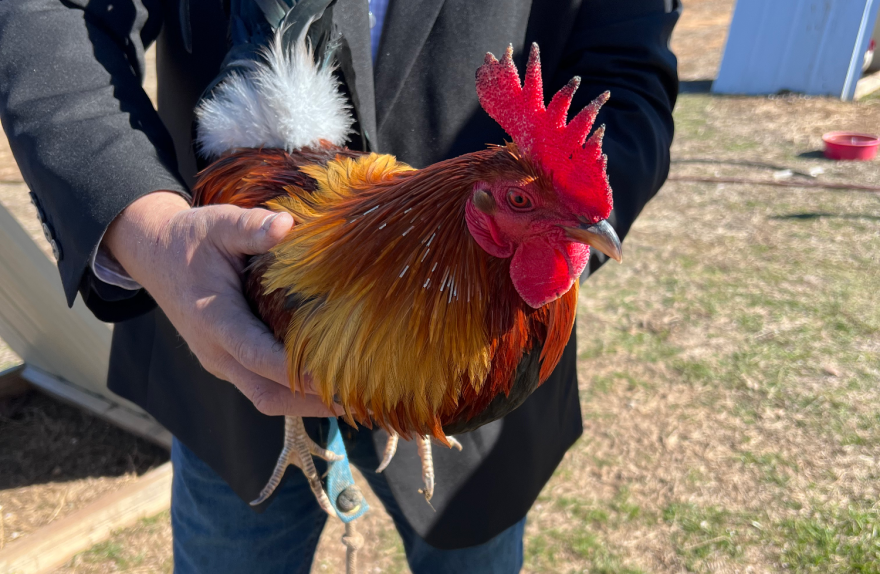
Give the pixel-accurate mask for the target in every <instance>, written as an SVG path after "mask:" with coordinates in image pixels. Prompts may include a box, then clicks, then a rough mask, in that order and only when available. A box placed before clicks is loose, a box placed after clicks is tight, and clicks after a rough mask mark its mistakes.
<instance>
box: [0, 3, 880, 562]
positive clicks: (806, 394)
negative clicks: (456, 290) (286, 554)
mask: <svg viewBox="0 0 880 574" xmlns="http://www.w3.org/2000/svg"><path fill="white" fill-rule="evenodd" d="M732 5H733V1H732V0H690V1H689V2H687V6H686V11H685V17H684V19H683V20H682V22H681V24H680V26H679V28H678V31H677V32H676V35H675V38H674V40H673V46H674V48H675V49H676V50H677V51H678V53H679V56H680V59H681V70H682V77H683V78H684V79H688V80H698V79H707V78H712V77H714V74H715V70H716V69H717V65H718V62H719V61H720V48H721V46H722V44H723V36H724V31H725V27H726V22H727V20H726V19H728V18H729V15H730V12H731V9H732ZM675 113H676V123H677V136H676V141H675V144H674V149H673V156H674V158H675V159H676V160H678V162H679V163H675V164H674V165H673V173H674V174H687V175H697V174H699V175H708V176H712V175H713V174H717V175H721V176H741V177H752V178H767V179H772V170H762V169H758V168H747V167H743V166H735V165H730V164H727V163H725V162H728V161H731V160H736V161H752V162H768V163H773V164H777V165H780V166H785V167H789V168H792V169H794V170H797V171H809V170H810V169H811V168H822V169H823V170H824V173H823V174H822V175H820V176H819V179H820V180H825V181H838V182H839V181H848V182H855V183H863V184H872V185H880V170H878V169H877V166H878V163H877V162H876V161H875V162H871V163H862V164H853V163H834V162H828V161H825V160H823V159H821V157H819V155H818V154H816V153H815V152H816V150H817V149H819V148H820V145H821V141H820V139H819V138H820V136H821V134H822V133H823V132H825V131H829V130H831V129H847V128H860V129H864V126H880V99H877V98H874V99H870V100H868V101H866V102H863V103H860V104H844V103H841V102H838V101H834V100H829V99H817V98H801V97H795V96H788V97H783V98H736V97H721V98H719V97H711V96H708V95H701V94H687V95H684V96H682V97H681V99H680V101H679V105H678V107H677V109H676V112H675ZM694 158H697V159H711V160H713V162H714V163H682V162H681V160H684V159H694ZM795 179H797V176H795ZM612 183H613V182H612ZM625 250H626V257H625V260H624V261H625V263H624V264H623V265H614V266H607V267H606V268H605V269H603V270H602V271H601V272H600V273H599V274H597V276H595V277H593V278H592V279H590V281H589V283H588V284H587V285H586V288H585V289H584V292H583V297H582V301H581V316H580V321H579V326H578V329H579V342H580V369H579V370H580V376H581V377H580V378H581V400H582V408H583V412H584V423H585V433H584V437H583V438H582V439H581V440H580V441H579V442H578V443H577V444H576V445H575V447H574V448H573V449H572V450H571V451H570V452H569V454H568V455H567V456H566V458H565V460H564V462H563V464H562V465H561V466H560V468H559V470H558V471H557V473H556V475H555V476H554V477H553V479H552V480H551V482H550V483H549V484H548V486H547V488H546V489H545V490H544V492H543V493H542V495H541V497H540V499H539V501H538V503H537V504H536V506H535V507H534V509H533V510H532V512H531V513H530V515H529V523H528V528H527V537H526V568H525V571H526V572H534V573H545V572H546V573H569V572H595V573H614V572H619V573H635V572H661V573H665V572H668V573H677V572H686V571H691V572H778V571H781V570H786V569H787V570H791V571H796V572H861V573H870V572H880V566H878V564H880V540H878V537H877V531H878V530H880V511H878V507H877V503H876V501H877V499H878V494H880V492H878V488H880V487H878V484H880V483H878V478H880V476H878V475H880V467H878V464H880V446H878V444H880V391H878V389H877V381H878V378H880V295H878V294H877V289H876V286H877V285H878V284H880V264H878V259H877V258H878V255H877V254H878V253H880V197H878V196H876V195H871V194H867V193H859V192H831V191H822V190H812V189H783V188H773V187H764V186H761V187H754V188H753V187H748V186H738V185H722V184H691V183H670V184H668V185H667V186H666V187H665V188H664V190H663V191H662V193H661V194H660V195H659V196H658V197H657V199H656V200H655V201H653V202H652V203H651V204H650V205H649V206H648V208H647V209H646V210H645V212H644V214H643V215H642V217H641V218H640V219H639V221H638V222H637V223H636V225H635V227H634V228H633V231H632V233H631V234H630V236H629V237H628V238H627V241H626V247H625ZM5 437H6V435H5V431H4V434H3V438H4V440H3V441H2V442H4V443H5V442H7V441H6V440H5ZM359 482H360V484H364V481H363V480H362V479H360V481H359ZM34 488H41V486H35V487H34ZM42 488H45V487H42ZM59 488H60V487H59ZM45 492H46V495H45V505H46V506H47V507H51V506H52V504H53V501H55V502H54V504H55V506H56V507H57V505H58V496H59V494H58V493H59V492H60V491H59V490H49V489H47V490H46V491H45ZM370 502H371V505H372V506H373V508H374V510H373V512H371V514H370V515H368V517H367V518H366V519H365V520H364V524H363V529H364V530H365V531H366V534H367V539H368V540H369V541H370V542H371V543H372V546H371V547H370V548H368V549H367V550H366V552H365V557H364V564H366V565H368V566H366V567H365V571H368V572H406V571H408V570H407V567H406V565H405V561H404V559H403V555H402V548H401V545H400V541H399V538H398V537H397V535H396V533H395V532H394V530H393V526H392V524H391V521H390V519H389V518H388V516H387V515H386V514H385V513H384V512H382V511H381V510H379V508H378V507H379V504H378V502H377V501H376V500H375V498H373V497H371V498H370ZM53 511H54V509H53ZM7 532H9V530H8V529H7ZM341 533H342V528H341V526H339V525H338V524H331V525H330V526H328V528H327V529H325V532H324V535H323V537H322V540H321V544H320V547H319V551H318V555H317V556H316V560H315V566H314V568H313V571H315V572H338V571H341V570H342V556H343V554H342V546H341V544H340V543H339V537H340V536H341ZM170 568H171V566H170V529H169V526H168V517H167V515H163V516H160V517H157V518H156V519H153V520H150V521H145V522H142V523H140V524H139V525H138V526H136V527H134V528H132V529H129V530H126V531H122V532H120V533H118V534H117V535H116V536H115V537H114V538H113V539H111V540H110V541H109V542H107V543H105V544H102V545H99V546H98V547H96V548H93V549H92V550H90V551H89V552H86V553H83V554H81V555H79V556H78V557H76V558H75V559H74V560H73V561H72V562H71V563H70V564H69V565H68V566H67V567H65V568H64V569H61V570H59V572H62V571H63V572H120V571H125V572H148V571H149V572H153V571H165V572H168V571H170Z"/></svg>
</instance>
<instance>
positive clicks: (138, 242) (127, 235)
mask: <svg viewBox="0 0 880 574" xmlns="http://www.w3.org/2000/svg"><path fill="white" fill-rule="evenodd" d="M189 209H190V205H189V203H188V202H187V201H186V199H184V198H183V197H182V196H181V195H180V194H178V193H176V192H173V191H155V192H153V193H150V194H147V195H145V196H143V197H140V198H138V199H136V200H135V201H134V202H132V203H131V205H129V206H128V207H126V208H125V209H124V210H123V211H122V213H120V214H119V215H118V216H117V217H116V219H114V220H113V222H112V223H111V224H110V226H109V227H108V228H107V232H106V233H105V234H104V239H103V241H102V243H101V245H102V247H106V248H107V249H108V250H109V252H110V254H111V255H112V256H113V257H114V258H115V259H116V260H117V261H119V263H121V264H122V266H123V267H124V268H125V269H126V270H127V271H129V273H130V272H131V270H130V269H128V266H127V265H126V264H127V263H130V262H131V260H132V258H136V257H138V256H139V251H141V250H143V249H145V248H149V245H150V244H153V243H155V242H156V240H158V239H159V236H160V234H161V232H162V229H163V228H164V227H165V225H166V224H167V223H168V221H170V220H171V218H172V217H174V216H175V215H176V214H178V213H180V212H181V211H187V210H189Z"/></svg>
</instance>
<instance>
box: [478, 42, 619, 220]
mask: <svg viewBox="0 0 880 574" xmlns="http://www.w3.org/2000/svg"><path fill="white" fill-rule="evenodd" d="M580 82H581V79H580V78H578V77H574V78H572V79H571V81H570V82H568V84H566V86H565V87H564V88H562V89H561V90H559V91H558V92H557V93H556V95H555V96H553V99H552V100H551V101H550V105H549V106H547V107H546V108H545V107H544V86H543V83H542V81H541V59H540V56H539V54H538V45H537V44H532V50H531V52H530V53H529V63H528V65H527V66H526V77H525V83H524V84H523V85H520V80H519V73H518V72H517V70H516V66H515V65H514V64H513V46H509V47H508V48H507V51H506V52H505V53H504V57H503V58H501V61H500V62H499V61H498V60H497V59H496V58H495V56H494V55H492V54H491V53H489V54H486V60H485V62H484V63H483V65H482V66H480V67H479V69H478V70H477V96H478V97H479V99H480V105H482V106H483V109H484V110H486V113H488V114H489V115H490V116H491V117H492V119H494V120H495V121H496V122H498V124H499V125H500V126H501V127H502V128H504V131H506V132H507V133H508V134H509V135H510V136H511V137H512V138H513V141H514V143H516V146H517V148H519V150H520V152H521V153H522V154H524V155H526V156H528V157H529V158H530V159H531V160H532V161H533V162H535V163H536V164H537V165H538V166H540V168H541V169H542V170H543V171H544V172H545V173H546V174H548V175H550V177H552V179H553V183H554V186H555V187H556V188H557V191H558V192H560V194H561V195H562V196H563V197H565V196H568V199H571V200H574V201H576V202H577V205H580V206H583V205H584V204H587V205H589V206H590V207H591V209H590V210H589V211H590V212H591V213H585V214H584V215H588V216H590V217H593V218H597V219H605V218H607V217H608V215H609V214H610V213H611V187H610V186H609V185H608V176H607V175H606V173H605V164H606V157H605V156H604V155H603V154H602V136H603V135H604V134H605V128H604V126H602V127H600V128H598V129H597V130H596V131H595V133H593V136H592V137H591V138H590V140H589V141H587V142H586V145H584V141H585V140H586V139H587V135H588V134H589V133H590V130H591V129H592V128H593V122H594V121H595V120H596V115H597V114H598V113H599V108H601V107H602V104H604V103H605V102H606V101H607V100H608V97H609V96H610V93H609V92H605V93H604V94H602V95H600V96H599V97H598V98H596V99H595V100H593V102H592V103H591V104H590V105H588V106H587V107H586V108H584V109H583V110H581V112H580V113H579V114H578V115H576V116H575V117H574V118H573V119H572V120H571V122H569V123H568V125H566V119H567V116H568V108H569V106H570V105H571V99H572V97H573V96H574V93H575V91H576V90H577V88H578V86H579V85H580Z"/></svg>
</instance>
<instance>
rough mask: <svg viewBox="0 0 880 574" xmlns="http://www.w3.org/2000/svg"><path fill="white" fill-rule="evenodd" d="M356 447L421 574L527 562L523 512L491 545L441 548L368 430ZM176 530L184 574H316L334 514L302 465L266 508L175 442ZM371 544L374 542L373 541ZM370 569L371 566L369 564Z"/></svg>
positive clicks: (177, 562) (352, 450)
mask: <svg viewBox="0 0 880 574" xmlns="http://www.w3.org/2000/svg"><path fill="white" fill-rule="evenodd" d="M358 435H359V436H358V438H359V439H360V440H356V441H354V444H353V445H352V444H349V445H348V454H349V458H350V460H351V461H352V463H353V464H355V465H356V466H358V468H360V469H361V471H362V473H363V475H364V477H365V478H367V481H368V482H369V484H370V488H372V490H373V492H374V493H375V494H376V496H377V497H378V498H379V500H381V501H382V504H383V505H384V506H385V509H386V510H387V511H388V513H389V514H390V515H391V518H393V519H394V524H395V526H396V527H397V531H398V532H399V533H400V537H401V538H402V540H403V547H404V549H405V550H406V559H407V562H409V566H410V568H411V569H412V572H413V574H453V573H455V574H457V573H459V572H462V573H463V572H467V573H471V574H513V573H516V572H519V571H520V569H521V568H522V563H523V529H524V528H525V522H526V519H525V518H523V519H522V520H521V521H519V522H518V523H516V524H514V525H513V526H511V527H510V528H508V529H507V530H505V531H504V532H502V533H501V534H499V535H498V536H496V537H495V538H493V539H491V540H489V541H488V542H486V543H484V544H480V545H478V546H472V547H470V548H462V549H459V550H439V549H437V548H434V547H433V546H431V545H429V544H428V543H427V542H425V541H424V540H423V539H422V538H421V537H420V536H419V535H418V534H416V533H415V531H413V529H412V527H411V526H410V525H409V523H408V522H407V521H406V518H405V517H404V515H403V513H402V512H401V510H400V508H399V507H398V506H397V503H396V502H395V501H394V497H393V496H392V494H391V490H390V488H389V487H388V483H387V481H386V480H385V478H384V476H383V475H381V474H376V473H375V472H374V471H375V468H376V466H378V464H379V461H378V460H377V458H376V454H375V452H374V450H373V446H372V440H371V438H370V436H369V433H368V432H361V433H358ZM171 462H172V465H173V466H174V481H173V484H172V489H171V528H172V532H173V534H174V572H175V573H176V574H190V573H201V572H204V573H208V574H227V573H229V574H233V573H234V574H237V573H241V574H251V573H259V574H273V573H276V572H277V573H279V574H280V573H284V574H293V573H297V574H308V572H309V570H310V569H311V566H312V559H313V558H314V554H315V548H316V547H317V545H318V538H319V536H320V535H321V530H322V529H323V528H324V523H325V521H326V520H327V515H326V514H324V512H323V511H322V510H321V509H320V507H318V504H317V503H316V502H315V499H314V497H313V495H312V492H311V490H310V489H309V486H308V483H307V482H306V480H305V478H304V477H303V475H302V473H301V472H300V471H299V469H297V468H296V467H290V468H289V469H288V471H287V472H288V474H289V475H290V476H288V477H287V479H286V480H285V481H284V482H283V484H282V485H281V486H280V487H279V491H278V492H277V493H276V496H275V500H274V501H273V502H272V504H270V505H269V507H268V508H267V509H266V510H265V512H263V513H262V514H257V513H255V512H254V511H252V510H251V509H250V507H249V506H248V504H247V503H245V502H243V501H242V500H241V499H240V498H239V497H238V496H237V495H236V494H235V493H234V492H233V491H232V489H231V488H229V486H228V485H227V484H226V482H224V481H223V479H222V478H220V477H219V476H218V475H217V474H216V473H215V472H214V471H213V470H211V469H210V468H209V467H208V465H206V464H205V463H204V462H202V461H201V460H200V459H199V458H198V457H197V456H196V455H195V454H194V453H193V452H192V451H191V450H189V449H188V448H186V447H185V446H184V445H183V444H181V443H180V442H178V441H177V439H175V440H174V443H173V445H172V448H171ZM366 543H367V544H370V541H369V540H367V541H366ZM361 567H362V568H364V569H365V571H366V570H368V569H369V565H367V564H362V565H361Z"/></svg>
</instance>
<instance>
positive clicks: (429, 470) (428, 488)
mask: <svg viewBox="0 0 880 574" xmlns="http://www.w3.org/2000/svg"><path fill="white" fill-rule="evenodd" d="M446 442H448V443H449V447H450V448H455V449H458V450H461V449H462V446H461V443H460V442H458V440H456V439H455V437H451V436H447V437H446ZM416 448H417V449H418V451H419V458H420V459H422V482H424V483H425V488H423V489H419V492H420V493H422V494H424V495H425V500H427V501H428V502H431V498H432V497H433V496H434V455H433V453H432V451H431V437H428V436H425V437H418V438H416ZM386 454H387V447H386Z"/></svg>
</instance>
